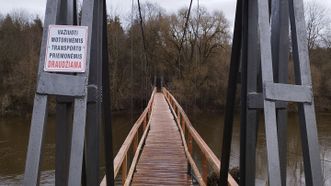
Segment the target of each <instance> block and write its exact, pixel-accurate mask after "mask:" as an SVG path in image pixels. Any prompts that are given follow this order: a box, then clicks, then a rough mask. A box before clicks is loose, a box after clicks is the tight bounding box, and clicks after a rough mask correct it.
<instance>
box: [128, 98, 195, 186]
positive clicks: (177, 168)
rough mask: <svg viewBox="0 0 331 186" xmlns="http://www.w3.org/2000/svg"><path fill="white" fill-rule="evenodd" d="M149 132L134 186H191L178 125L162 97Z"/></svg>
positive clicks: (158, 100)
mask: <svg viewBox="0 0 331 186" xmlns="http://www.w3.org/2000/svg"><path fill="white" fill-rule="evenodd" d="M154 99H155V100H154V107H153V109H154V110H153V114H152V118H151V126H150V131H149V133H148V136H147V139H146V143H145V146H144V148H143V151H142V154H141V156H140V159H139V161H138V164H137V166H136V172H135V173H134V175H133V180H132V185H192V179H191V176H190V175H188V174H187V172H188V170H187V169H188V168H187V166H188V163H187V159H186V156H185V152H184V146H183V144H182V140H181V137H180V133H179V130H178V128H177V124H176V123H175V121H174V117H173V115H172V114H171V111H170V109H169V106H168V104H167V102H166V100H165V98H164V95H163V94H162V93H156V95H155V98H154Z"/></svg>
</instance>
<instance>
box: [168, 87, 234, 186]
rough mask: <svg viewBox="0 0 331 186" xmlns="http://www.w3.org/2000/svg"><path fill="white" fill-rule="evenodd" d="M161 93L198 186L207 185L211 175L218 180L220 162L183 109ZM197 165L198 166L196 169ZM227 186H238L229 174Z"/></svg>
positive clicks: (172, 97) (172, 99)
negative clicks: (169, 109)
mask: <svg viewBox="0 0 331 186" xmlns="http://www.w3.org/2000/svg"><path fill="white" fill-rule="evenodd" d="M162 91H163V94H164V95H165V97H166V100H167V102H168V103H169V105H170V107H171V110H172V112H173V114H174V116H175V119H176V122H177V125H178V128H179V130H180V133H181V137H182V140H183V144H184V149H185V153H186V157H187V158H188V161H189V165H190V167H191V169H192V171H193V173H194V175H195V179H196V180H197V181H198V183H199V185H207V183H208V177H209V178H211V177H212V175H216V176H217V179H218V178H219V173H220V166H221V162H220V160H219V159H218V158H217V156H216V155H215V154H214V153H213V151H212V150H211V149H210V148H209V146H208V145H207V144H206V143H205V141H204V140H203V139H202V138H201V136H200V135H199V133H198V132H197V131H196V130H195V129H194V128H193V126H192V124H191V122H190V120H189V119H188V117H187V115H186V114H185V112H184V110H183V108H182V107H181V106H180V105H179V103H178V102H177V100H176V99H175V98H174V96H173V95H172V94H171V93H170V92H169V91H168V90H167V89H166V88H163V89H162ZM193 147H197V148H198V149H196V150H194V149H193ZM196 156H200V158H201V162H197V161H196V158H193V157H196ZM197 165H200V166H199V167H198V166H197ZM215 181H216V180H215ZM228 185H230V186H238V184H237V182H236V181H235V180H234V178H233V177H232V176H231V175H230V174H229V175H228Z"/></svg>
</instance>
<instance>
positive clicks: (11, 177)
mask: <svg viewBox="0 0 331 186" xmlns="http://www.w3.org/2000/svg"><path fill="white" fill-rule="evenodd" d="M130 115H131V114H113V117H112V122H113V139H114V142H113V147H114V152H115V154H116V153H117V152H118V150H119V148H120V147H121V145H122V143H123V141H124V140H125V138H126V136H127V134H128V133H129V131H130V129H131V127H132V123H133V122H131V121H130V120H133V119H131V118H136V117H137V114H134V115H133V116H130ZM54 121H55V118H52V117H51V118H50V119H49V123H48V125H47V128H46V135H45V142H44V147H43V158H42V164H41V179H40V183H41V185H50V184H54V177H55V171H54V168H55V122H54ZM29 132H30V120H29V119H20V118H6V119H4V118H1V119H0V185H20V184H22V179H23V172H24V166H25V158H26V151H27V145H28V138H29Z"/></svg>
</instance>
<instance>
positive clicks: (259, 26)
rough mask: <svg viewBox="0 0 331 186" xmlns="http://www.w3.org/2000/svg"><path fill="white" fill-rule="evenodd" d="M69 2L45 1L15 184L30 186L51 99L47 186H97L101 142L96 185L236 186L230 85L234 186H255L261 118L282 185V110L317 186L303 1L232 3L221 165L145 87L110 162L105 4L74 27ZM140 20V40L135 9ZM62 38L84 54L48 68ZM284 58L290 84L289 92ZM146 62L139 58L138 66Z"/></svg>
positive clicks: (168, 104)
mask: <svg viewBox="0 0 331 186" xmlns="http://www.w3.org/2000/svg"><path fill="white" fill-rule="evenodd" d="M76 3H77V2H76V0H47V5H46V15H45V25H44V32H43V38H42V44H41V51H40V60H39V68H38V83H37V90H36V93H35V99H34V106H33V113H32V121H31V128H30V137H29V145H28V152H27V159H26V166H25V173H24V180H23V184H24V185H29V186H30V185H38V184H39V178H40V167H41V166H40V164H41V158H42V147H43V141H44V135H45V127H46V125H47V113H48V100H49V97H50V96H55V97H56V103H57V105H56V117H57V119H56V158H55V159H56V165H55V185H61V186H62V185H70V186H80V185H93V186H94V185H99V184H100V183H99V182H100V180H99V177H100V176H99V175H100V174H99V172H100V160H99V155H100V154H99V151H100V146H101V145H100V144H101V143H100V136H103V139H104V143H103V145H104V150H105V151H104V152H105V154H104V156H105V173H106V175H105V177H104V178H103V180H102V182H101V185H115V183H121V184H122V185H196V184H199V185H217V184H219V185H231V186H235V185H237V183H236V181H235V180H234V178H233V177H232V176H231V175H229V161H230V153H231V140H232V133H233V120H234V113H235V106H236V94H237V85H238V84H239V83H240V84H241V87H240V93H241V96H240V103H241V104H240V170H239V171H240V175H239V177H240V179H239V182H240V185H254V184H255V179H256V174H255V173H256V170H255V169H256V145H257V144H256V140H257V129H258V125H259V120H258V116H259V113H260V112H263V113H264V123H265V127H264V129H265V131H264V133H265V140H266V152H267V153H266V154H267V168H268V169H267V171H268V183H269V185H271V186H279V185H286V177H287V172H286V171H287V170H286V169H287V103H288V102H294V103H296V104H297V105H298V115H299V118H300V119H299V122H300V132H301V141H302V143H301V145H302V150H303V153H302V154H303V160H304V171H305V183H306V184H307V185H314V186H320V185H322V182H323V176H322V171H321V162H320V154H319V152H320V151H319V144H318V138H317V137H318V135H317V127H316V116H315V110H314V99H313V90H312V80H311V70H310V66H309V55H308V48H307V43H306V42H307V41H306V31H305V24H304V22H305V21H304V9H303V1H302V0H290V1H287V0H273V1H268V0H253V1H242V0H237V8H236V16H235V25H234V33H233V42H232V54H231V62H230V70H229V79H228V90H227V97H226V108H225V119H224V130H223V141H222V143H223V145H222V152H221V160H219V159H218V158H217V156H216V155H215V154H214V153H213V152H212V150H211V149H210V148H209V147H208V145H207V144H206V143H205V142H204V141H203V139H202V138H201V137H200V135H199V134H198V132H197V131H196V130H195V129H194V128H193V126H192V125H191V123H190V120H189V119H188V117H187V115H186V114H185V112H184V110H183V109H182V107H181V106H180V105H179V103H178V102H177V101H176V99H175V98H174V97H173V96H172V95H171V94H170V93H169V91H168V90H167V89H165V88H163V89H158V90H159V91H157V90H156V89H155V88H154V90H153V93H152V95H151V98H150V100H149V103H148V105H147V107H146V109H145V110H144V112H143V113H142V114H141V116H140V117H139V119H138V120H137V121H136V123H135V124H134V125H133V127H132V129H131V131H130V133H129V134H128V136H127V138H126V140H125V141H124V143H123V145H122V147H121V148H120V150H119V152H118V154H117V155H116V157H115V159H113V152H112V150H113V146H112V140H113V139H112V125H111V114H110V113H111V112H110V105H111V104H110V97H109V95H110V90H109V89H110V88H109V67H108V65H109V60H108V48H107V46H108V45H107V11H106V1H105V0H84V1H83V4H82V10H81V11H82V13H81V22H80V23H78V14H77V7H76ZM138 5H139V0H138ZM191 5H192V0H191V3H190V8H189V10H188V13H187V15H186V19H187V20H186V24H185V25H184V28H185V30H184V32H183V37H182V40H181V43H180V47H179V49H181V48H182V45H184V44H185V42H184V36H185V33H186V29H187V23H188V19H189V14H190V9H191ZM139 13H140V24H141V31H142V36H143V38H144V37H145V36H144V31H143V24H142V22H143V20H142V16H141V12H140V5H139ZM78 24H80V25H78ZM61 30H73V32H70V33H75V34H74V35H72V36H70V37H73V39H74V40H77V41H79V42H78V43H75V42H70V41H69V40H68V39H63V40H64V41H65V42H68V43H65V44H67V45H77V46H76V47H78V48H82V49H83V50H81V51H75V52H76V53H73V54H70V55H69V56H70V59H56V61H55V62H56V64H57V65H52V64H54V63H55V62H54V59H52V56H53V55H50V51H51V49H52V44H53V45H56V44H59V43H56V40H54V41H53V40H51V38H54V37H63V38H65V37H67V36H63V35H62V33H63V32H62V31H61ZM289 36H290V37H291V39H290V38H289ZM67 40H68V41H67ZM143 40H144V39H143ZM144 48H146V47H145V46H144ZM290 48H291V51H290V50H289V49H290ZM53 52H54V51H53ZM59 52H62V53H65V54H66V53H67V52H68V51H57V53H59ZM290 52H291V53H292V56H293V62H294V63H293V67H294V71H295V84H289V83H288V74H289V69H288V63H289V53H290ZM180 53H181V52H180V50H179V54H180ZM76 54H78V55H76ZM60 56H61V55H60ZM75 56H79V57H78V58H77V59H76V58H75ZM146 56H147V54H146V51H145V60H147V57H146ZM174 57H175V56H174ZM71 58H75V59H71ZM76 62H77V63H79V64H80V65H78V66H77V67H75V65H72V64H75V63H76ZM155 76H156V74H155ZM238 77H241V80H240V81H239V79H238ZM238 82H239V83H238ZM147 84H148V83H147V80H146V85H147ZM160 87H162V86H160ZM101 127H103V130H102V131H103V135H101V134H100V131H101V130H100V128H101ZM220 136H221V135H220ZM220 138H221V137H220Z"/></svg>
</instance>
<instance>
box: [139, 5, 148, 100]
mask: <svg viewBox="0 0 331 186" xmlns="http://www.w3.org/2000/svg"><path fill="white" fill-rule="evenodd" d="M137 2H138V11H139V18H140V30H141V36H142V40H143V47H144V60H145V64H144V72H145V74H144V75H145V82H144V84H145V87H144V88H145V91H144V94H145V102H146V103H147V75H148V73H147V66H148V58H147V46H146V37H145V31H144V22H143V16H142V13H141V5H140V0H137Z"/></svg>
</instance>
